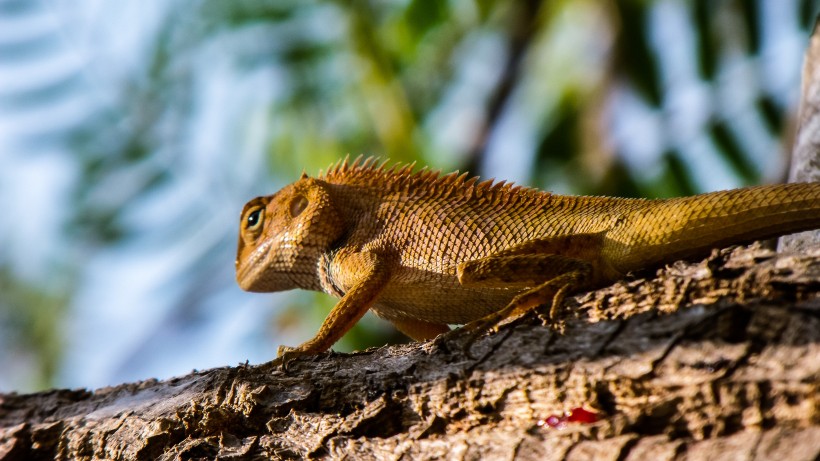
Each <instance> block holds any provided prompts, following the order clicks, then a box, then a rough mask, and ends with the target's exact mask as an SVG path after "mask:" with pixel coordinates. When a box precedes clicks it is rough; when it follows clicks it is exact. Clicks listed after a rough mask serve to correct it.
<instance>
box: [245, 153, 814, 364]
mask: <svg viewBox="0 0 820 461" xmlns="http://www.w3.org/2000/svg"><path fill="white" fill-rule="evenodd" d="M817 228H820V182H814V183H793V184H780V185H766V186H753V187H747V188H740V189H733V190H727V191H720V192H711V193H705V194H700V195H694V196H689V197H680V198H671V199H639V198H638V199H636V198H617V197H594V196H571V195H558V194H553V193H549V192H544V191H540V190H537V189H533V188H527V187H523V186H519V185H514V184H512V183H507V182H505V181H494V180H485V181H481V182H480V181H479V178H478V177H470V176H469V175H468V174H467V173H463V174H460V173H459V172H457V171H456V172H453V173H450V174H441V173H439V172H436V171H432V170H429V169H426V168H425V169H422V170H420V171H414V164H395V165H393V166H392V167H389V166H388V165H387V162H386V161H385V162H382V163H379V162H378V161H377V159H376V158H375V157H369V158H366V159H363V158H362V157H361V156H360V157H358V158H357V159H355V160H354V161H352V162H350V161H349V159H348V158H345V159H344V160H341V161H339V162H337V163H336V164H334V165H331V167H330V168H328V170H327V172H326V173H322V172H320V173H319V175H318V176H316V177H310V176H308V175H307V174H306V173H302V176H301V178H300V179H298V180H297V181H295V182H293V183H291V184H289V185H287V186H285V187H284V188H282V189H281V190H279V191H278V192H276V193H275V194H273V195H268V196H262V197H257V198H254V199H252V200H250V201H249V202H248V203H247V204H246V205H245V207H244V209H243V210H242V213H241V217H240V236H239V244H238V249H237V259H236V279H237V282H238V284H239V286H240V287H241V288H242V289H244V290H246V291H252V292H273V291H281V290H289V289H294V288H301V289H307V290H314V291H322V292H325V293H328V294H330V295H332V296H335V297H337V298H340V300H339V301H338V303H337V304H336V305H335V306H334V307H333V308H332V309H331V311H330V313H329V314H328V316H327V317H326V319H325V320H324V322H323V323H322V326H321V327H320V329H319V331H318V333H317V334H316V335H315V336H314V337H313V338H312V339H310V340H309V341H307V342H305V343H303V344H301V345H300V346H298V347H295V348H291V347H286V346H280V348H279V350H278V356H279V359H281V360H282V361H283V363H284V364H287V363H288V362H289V361H290V360H292V359H294V358H297V357H300V356H310V355H316V354H319V353H321V352H324V351H326V350H328V349H329V348H330V347H331V346H332V345H333V344H334V343H335V342H336V341H337V340H339V339H340V338H341V337H342V336H343V335H344V334H345V333H346V332H347V331H348V330H349V329H350V328H352V327H353V325H355V324H356V322H358V320H359V319H360V318H361V317H362V316H363V315H364V314H365V312H367V311H368V310H369V309H370V310H372V311H373V312H374V313H375V314H376V315H377V316H379V317H381V318H384V319H386V320H388V321H389V322H391V323H392V324H393V325H395V327H396V328H397V329H398V330H399V331H401V332H402V333H404V334H406V335H407V336H409V337H410V338H412V339H414V340H418V341H421V340H427V339H431V338H434V337H436V336H438V335H440V334H442V333H446V332H448V331H450V327H449V325H465V326H464V329H465V330H466V331H475V332H476V334H480V333H482V332H484V331H487V330H491V329H495V328H496V327H497V325H498V324H499V323H500V322H502V321H504V320H505V319H507V318H517V317H520V316H521V315H523V314H524V313H527V312H530V311H536V312H547V314H548V315H547V317H546V319H545V320H546V321H547V322H548V323H549V322H552V323H553V324H556V325H557V324H558V323H557V319H558V317H559V309H560V308H561V306H562V303H563V301H564V299H565V297H566V296H567V295H571V294H575V293H579V292H583V291H585V290H590V289H594V288H598V287H602V286H605V285H607V284H610V283H613V282H615V281H617V280H618V279H621V278H623V277H625V276H626V275H627V274H628V273H630V272H634V271H638V270H642V269H648V268H652V267H657V266H660V265H663V264H666V263H671V262H674V261H676V260H679V259H691V258H695V257H699V256H703V255H706V254H708V253H709V251H711V250H712V249H713V248H719V247H723V246H728V245H732V244H740V243H747V242H750V241H753V240H760V239H767V238H772V237H776V236H780V235H784V234H788V233H793V232H798V231H804V230H811V229H817ZM546 307H549V310H548V311H545V309H546ZM473 339H474V338H473ZM471 342H472V341H470V343H471ZM468 344H469V343H468ZM468 347H469V346H468ZM467 352H468V354H469V350H468V351H467Z"/></svg>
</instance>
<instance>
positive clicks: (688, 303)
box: [0, 247, 820, 460]
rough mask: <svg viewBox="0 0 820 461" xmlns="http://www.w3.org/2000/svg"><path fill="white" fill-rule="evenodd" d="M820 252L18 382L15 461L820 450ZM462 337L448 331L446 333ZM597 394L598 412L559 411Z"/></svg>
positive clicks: (774, 455)
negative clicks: (505, 319) (491, 310)
mask: <svg viewBox="0 0 820 461" xmlns="http://www.w3.org/2000/svg"><path fill="white" fill-rule="evenodd" d="M818 288H820V252H815V253H814V254H810V255H803V256H777V255H776V254H775V253H774V252H772V251H770V250H765V249H762V248H760V247H753V248H752V249H736V250H734V251H731V250H724V251H722V252H715V253H714V254H713V256H712V257H710V258H709V259H707V260H705V261H702V262H700V263H697V264H683V263H679V264H675V265H673V266H671V267H669V268H665V269H662V270H660V271H659V274H658V275H657V276H655V277H652V278H634V279H631V280H625V281H622V282H619V283H617V284H615V285H613V286H611V287H608V288H606V289H603V290H599V291H595V292H591V293H588V294H586V295H583V296H581V297H579V298H577V300H576V304H577V307H576V309H574V312H576V313H577V316H576V318H574V319H570V320H569V321H568V325H567V330H566V333H565V334H564V335H557V334H555V333H553V332H552V331H550V330H549V329H548V328H545V327H542V326H540V325H539V324H538V322H537V321H535V319H531V318H527V319H524V320H522V321H519V322H517V323H514V324H509V325H506V326H505V327H503V328H502V329H501V331H500V332H499V333H498V334H495V335H491V336H488V337H486V338H484V339H483V340H481V341H479V342H478V343H477V344H476V345H475V346H474V351H475V353H476V355H478V358H476V359H469V358H467V357H465V355H464V354H463V353H462V352H461V351H460V348H459V347H458V344H453V345H440V344H436V343H423V344H412V345H404V346H390V347H383V348H379V349H374V350H368V351H364V352H359V353H354V354H350V355H341V354H325V355H322V356H320V357H317V358H316V359H313V360H299V361H296V362H294V363H293V364H292V366H291V368H290V370H289V371H288V372H287V373H285V372H283V371H281V370H278V369H272V368H271V367H269V366H266V365H261V366H241V367H237V368H230V367H226V368H219V369H214V370H208V371H204V372H197V373H193V374H190V375H188V376H184V377H181V378H176V379H171V380H168V381H144V382H140V383H134V384H125V385H121V386H117V387H113V388H105V389H99V390H96V391H93V392H89V391H86V390H54V391H49V392H42V393H37V394H29V395H14V394H11V395H3V396H0V459H2V460H12V459H32V460H36V459H124V460H149V459H163V460H171V459H196V458H205V459H214V458H218V459H294V458H304V457H329V458H345V457H346V458H347V459H441V458H444V459H512V458H516V459H612V460H616V459H678V458H682V457H686V458H688V459H724V458H725V459H781V460H783V459H794V460H802V459H805V460H812V459H816V458H817V457H818V456H820V411H818V410H819V409H820V389H818V387H819V386H820V380H819V379H818V378H819V377H820V296H818ZM445 346H448V347H445ZM579 407H583V408H584V409H587V410H590V411H594V412H595V413H597V414H598V417H599V420H598V421H597V422H582V423H568V424H567V425H566V426H565V427H563V428H558V427H550V425H549V424H541V422H543V421H544V420H547V418H548V417H550V416H551V415H561V414H562V412H564V411H566V410H569V409H573V408H579Z"/></svg>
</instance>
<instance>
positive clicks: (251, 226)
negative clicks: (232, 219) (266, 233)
mask: <svg viewBox="0 0 820 461" xmlns="http://www.w3.org/2000/svg"><path fill="white" fill-rule="evenodd" d="M263 210H264V208H262V207H259V208H255V209H253V210H251V212H250V213H248V216H247V217H246V218H245V229H247V230H249V231H255V230H257V229H259V228H260V227H261V226H262V222H263V221H264V220H265V215H264V214H263V213H262V211H263Z"/></svg>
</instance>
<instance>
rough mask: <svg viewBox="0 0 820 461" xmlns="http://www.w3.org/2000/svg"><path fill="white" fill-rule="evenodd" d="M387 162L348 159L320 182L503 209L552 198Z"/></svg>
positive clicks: (464, 175) (511, 186) (503, 183)
mask: <svg viewBox="0 0 820 461" xmlns="http://www.w3.org/2000/svg"><path fill="white" fill-rule="evenodd" d="M388 163H389V161H388V160H384V161H382V162H381V163H379V160H378V159H377V158H376V157H366V158H365V157H364V156H361V155H360V156H358V157H356V159H355V160H353V161H352V162H350V161H349V156H346V157H345V158H344V159H343V160H340V161H338V162H336V163H335V164H333V165H331V166H330V167H329V168H328V170H327V173H324V174H323V173H322V172H321V171H320V172H319V176H318V178H319V179H322V180H324V181H327V182H329V183H331V184H350V185H357V186H370V187H378V188H380V189H382V190H385V191H387V192H400V191H405V192H413V193H416V194H419V195H425V196H434V197H441V198H447V197H457V196H461V197H464V198H467V199H476V198H477V199H482V200H484V201H487V202H493V203H497V204H501V205H506V204H510V203H515V202H520V201H526V202H530V203H532V202H537V201H540V200H543V199H546V198H547V197H549V196H550V194H549V193H548V192H542V191H539V190H536V189H531V188H528V187H523V186H517V185H515V184H513V183H509V182H506V181H498V182H496V181H494V180H493V179H487V180H484V181H481V182H479V177H478V176H473V177H468V173H459V172H458V171H454V172H452V173H448V174H441V172H440V171H434V170H430V169H428V168H427V167H423V168H422V169H421V170H419V171H416V172H414V171H413V168H414V167H415V166H416V163H415V162H413V163H410V164H402V163H395V164H393V165H392V166H388V165H387V164H388Z"/></svg>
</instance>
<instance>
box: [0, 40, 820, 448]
mask: <svg viewBox="0 0 820 461" xmlns="http://www.w3.org/2000/svg"><path fill="white" fill-rule="evenodd" d="M815 36H816V35H815ZM817 42H818V40H817V39H815V40H813V42H812V48H813V49H815V50H817V49H820V48H818V47H820V44H818V43H817ZM813 54H819V53H818V52H817V51H815V52H814V53H812V52H811V51H810V52H809V53H808V56H809V57H811V56H812V55H813ZM810 61H812V60H810ZM810 64H811V62H809V63H807V69H809V70H810V71H808V72H806V74H807V75H813V74H814V71H811V69H814V66H813V65H810ZM818 75H819V76H818V77H816V78H815V77H813V79H814V80H815V82H816V81H817V78H820V72H818ZM814 87H820V85H816V84H814V85H804V91H809V92H813V94H814V95H815V96H816V94H817V93H818V92H820V88H818V89H813V88H814ZM806 88H809V90H805V89H806ZM811 96H812V95H811V94H809V95H807V94H804V104H803V107H807V106H806V103H805V101H807V100H808V101H814V100H815V99H818V98H812V97H811ZM818 100H820V99H818ZM811 107H814V106H811ZM816 112H817V111H816V110H810V109H805V110H804V111H802V114H803V116H802V117H801V119H802V125H803V126H812V127H813V125H811V124H812V123H820V122H817V116H816V115H805V114H809V113H811V114H815V113H816ZM812 130H813V128H812ZM813 132H814V131H805V132H804V133H806V135H805V136H802V137H800V138H803V139H804V140H806V142H807V143H808V144H804V145H803V146H804V147H806V146H808V147H806V148H807V149H809V154H808V155H809V158H810V159H811V158H813V159H814V163H815V164H817V163H820V162H817V159H818V158H820V157H818V150H817V149H816V148H815V147H813V144H817V143H814V141H813V137H814V136H813V135H811V134H810V133H813ZM800 142H801V141H798V144H799V145H798V148H800ZM812 143H813V144H812ZM812 155H813V157H812ZM810 162H811V160H810ZM808 248H814V249H813V250H812V249H808ZM643 275H644V276H646V277H645V278H638V277H635V278H632V279H629V280H624V281H621V282H619V283H616V284H614V285H613V286H610V287H607V288H605V289H602V290H598V291H594V292H591V293H587V294H585V295H582V296H580V297H577V298H575V299H574V300H571V301H570V302H571V303H572V306H573V307H574V309H572V312H573V313H574V316H573V318H571V319H569V320H568V321H567V329H566V333H565V334H564V335H557V334H555V333H554V332H552V331H550V330H549V329H547V328H545V327H542V326H540V324H539V323H538V322H537V321H536V320H535V319H533V318H529V317H527V318H524V319H522V320H520V321H517V322H513V323H511V324H508V325H505V326H504V327H502V328H501V330H500V331H499V332H498V333H497V334H494V335H491V336H488V337H486V338H483V339H482V340H480V341H479V342H478V343H477V344H476V345H475V346H474V353H475V354H477V355H478V357H477V358H476V359H471V358H468V357H466V356H465V355H464V354H463V353H462V352H461V350H460V347H459V344H458V342H457V341H456V342H454V343H451V344H439V343H436V342H428V343H422V344H411V345H404V346H390V347H383V348H379V349H373V350H367V351H364V352H359V353H355V354H349V355H340V354H332V353H331V354H324V355H322V356H319V357H317V358H315V359H313V360H297V361H295V362H294V363H293V364H292V366H291V368H290V370H289V371H288V372H287V373H285V372H283V371H281V370H279V369H275V368H273V367H271V366H269V365H261V366H240V367H236V368H230V367H226V368H218V369H213V370H208V371H204V372H195V373H192V374H190V375H187V376H184V377H180V378H175V379H171V380H168V381H156V380H152V381H144V382H140V383H133V384H124V385H121V386H116V387H112V388H105V389H98V390H96V391H86V390H65V389H63V390H53V391H49V392H41V393H36V394H28V395H17V394H9V395H0V460H3V461H5V460H18V459H21V460H22V459H26V460H40V459H43V460H47V459H120V460H153V459H160V460H173V459H299V458H305V457H316V458H322V457H326V458H347V459H538V460H542V459H600V460H607V459H611V460H633V459H634V460H639V459H656V460H667V459H668V460H672V459H682V458H686V459H704V460H706V459H709V460H714V459H767V460H768V459H777V460H814V459H818V458H820V294H819V293H818V292H820V248H817V246H813V247H812V246H811V244H809V245H806V246H804V247H803V250H802V251H801V252H800V254H799V255H794V254H792V255H788V254H786V255H777V254H776V253H774V252H772V251H770V250H766V249H763V248H762V247H760V246H755V247H752V248H751V249H747V248H736V249H734V250H723V251H719V252H715V253H713V255H712V256H711V257H710V258H708V259H706V260H704V261H701V262H698V263H694V264H685V263H677V264H675V265H672V266H671V267H667V268H664V269H661V270H659V271H658V273H657V274H648V276H647V274H643ZM579 408H583V409H585V410H589V411H592V412H594V413H595V414H596V415H597V421H592V420H585V421H581V422H566V423H564V422H562V418H563V419H565V420H569V421H572V420H573V417H566V416H565V415H564V412H565V411H568V410H573V409H574V410H576V411H575V415H581V416H584V415H586V413H584V412H582V411H577V409H579ZM581 419H582V420H583V418H581Z"/></svg>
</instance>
